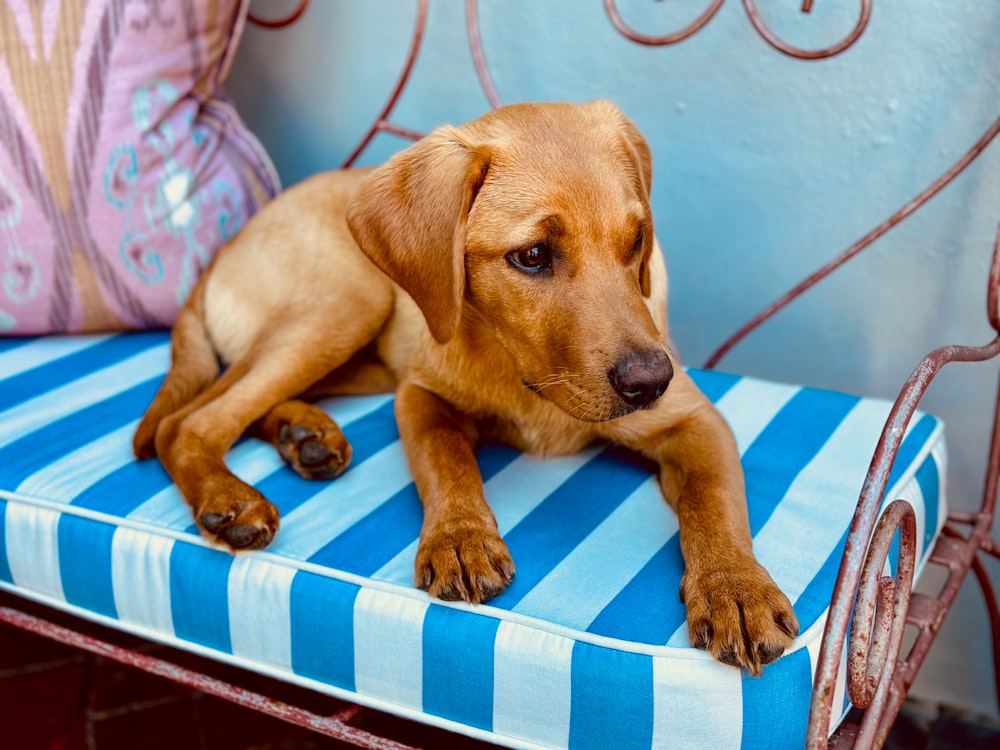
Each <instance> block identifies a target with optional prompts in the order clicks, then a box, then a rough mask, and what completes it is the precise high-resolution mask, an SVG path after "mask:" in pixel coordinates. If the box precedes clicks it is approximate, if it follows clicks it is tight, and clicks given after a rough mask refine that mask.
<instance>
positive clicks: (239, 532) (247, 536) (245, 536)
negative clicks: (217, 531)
mask: <svg viewBox="0 0 1000 750" xmlns="http://www.w3.org/2000/svg"><path fill="white" fill-rule="evenodd" d="M221 536H222V538H223V539H225V540H226V543H227V544H228V545H229V546H230V547H232V548H233V549H247V548H252V547H256V546H258V545H259V546H263V545H264V544H267V542H268V541H270V537H269V536H268V531H267V529H266V528H263V529H260V528H257V527H256V526H251V525H250V524H244V523H240V524H233V525H231V526H226V527H225V528H224V529H223V530H222V533H221ZM261 537H266V538H265V539H262V538H261Z"/></svg>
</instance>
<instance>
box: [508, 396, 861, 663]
mask: <svg viewBox="0 0 1000 750" xmlns="http://www.w3.org/2000/svg"><path fill="white" fill-rule="evenodd" d="M857 402H858V399H857V398H855V397H853V396H844V395H842V394H839V393H831V392H829V391H819V390H814V389H803V390H802V391H799V392H798V393H797V394H796V395H795V396H793V397H792V398H791V399H790V400H789V401H788V403H786V404H785V405H784V406H783V407H782V408H781V410H780V411H779V412H778V413H777V414H776V415H775V416H774V418H773V419H772V420H771V422H770V423H769V424H768V425H767V427H765V428H764V430H762V431H761V433H760V434H759V435H758V436H757V438H756V439H755V440H754V441H753V443H751V444H750V446H749V447H748V448H747V450H746V452H745V453H744V455H743V467H744V471H745V472H746V484H747V505H748V509H749V514H750V531H751V533H752V534H756V533H757V532H758V531H759V530H760V528H761V527H762V526H763V525H764V524H765V523H766V522H767V520H768V519H769V518H770V517H771V514H772V513H773V512H774V509H775V508H776V507H777V505H778V503H779V502H780V501H781V499H782V498H783V497H784V496H785V493H786V492H787V491H788V488H789V487H790V486H791V484H792V482H793V481H795V477H797V476H798V475H799V472H801V471H802V469H803V468H804V467H805V466H806V465H807V464H808V463H809V462H810V461H811V460H812V459H813V457H814V456H815V455H816V453H817V452H818V451H819V450H820V449H821V448H822V447H823V445H824V444H825V443H826V441H827V440H829V438H830V435H832V434H833V432H834V430H836V429H837V427H838V426H839V425H840V423H841V422H842V421H843V420H844V417H846V416H847V414H848V413H849V412H850V411H851V409H853V408H854V406H855V404H856V403H857ZM804 427H808V429H804ZM774 456H781V457H782V460H781V461H775V460H774ZM677 569H681V570H683V560H682V559H681V553H680V540H679V539H678V537H676V536H675V537H673V538H672V539H671V540H670V541H669V542H667V544H666V545H664V547H663V548H662V549H661V550H660V551H659V552H658V553H657V554H656V555H654V556H653V557H652V558H650V561H649V562H648V563H647V564H646V565H645V566H643V568H642V570H640V571H639V572H638V573H637V574H636V575H635V577H634V578H633V579H632V580H631V581H630V582H629V583H628V584H627V585H626V586H625V587H624V588H622V590H621V591H620V592H619V593H618V595H617V596H616V597H615V598H614V599H613V600H612V601H611V602H610V603H609V604H608V605H607V606H606V607H605V608H604V610H603V611H602V612H601V613H600V614H599V615H598V616H597V617H596V618H594V621H593V622H592V623H591V624H590V626H589V627H588V628H587V630H588V632H591V633H599V634H601V635H608V636H611V637H615V638H624V639H627V640H633V641H637V642H639V643H651V644H664V643H666V642H667V641H668V640H669V639H670V636H671V635H673V633H674V632H675V631H676V630H677V628H679V627H680V626H681V625H682V624H683V623H684V621H685V619H686V616H687V615H686V611H685V609H684V605H683V604H681V602H680V599H679V597H678V592H677V591H674V590H671V591H666V590H665V589H666V588H667V587H666V586H665V583H664V582H665V581H669V580H671V577H670V571H672V570H677ZM519 573H520V571H519ZM651 592H656V593H655V594H653V593H651ZM807 622H808V620H807Z"/></svg>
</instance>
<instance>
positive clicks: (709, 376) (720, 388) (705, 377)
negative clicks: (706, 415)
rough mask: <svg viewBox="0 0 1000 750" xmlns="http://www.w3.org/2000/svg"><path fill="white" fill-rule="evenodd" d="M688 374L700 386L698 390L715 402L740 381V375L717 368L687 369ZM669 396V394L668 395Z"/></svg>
mask: <svg viewBox="0 0 1000 750" xmlns="http://www.w3.org/2000/svg"><path fill="white" fill-rule="evenodd" d="M687 374H688V376H689V377H690V378H691V379H692V380H693V381H694V384H695V385H696V386H698V390H700V391H701V392H702V393H704V394H705V395H706V396H708V400H709V401H711V402H712V403H713V404H714V403H716V402H717V401H718V400H719V399H720V398H722V397H723V396H725V395H726V393H727V392H728V391H729V389H730V388H732V387H733V386H734V385H736V384H737V383H738V382H739V381H740V377H739V376H738V375H730V374H729V373H725V372H716V371H715V370H695V369H691V370H688V371H687ZM667 397H668V398H669V394H668V396H667Z"/></svg>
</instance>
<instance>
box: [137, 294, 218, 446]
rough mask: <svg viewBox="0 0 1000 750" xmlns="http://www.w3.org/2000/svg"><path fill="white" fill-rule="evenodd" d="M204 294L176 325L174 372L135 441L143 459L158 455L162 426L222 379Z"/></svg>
mask: <svg viewBox="0 0 1000 750" xmlns="http://www.w3.org/2000/svg"><path fill="white" fill-rule="evenodd" d="M201 292H202V286H201V285H199V286H198V287H197V288H196V289H195V291H194V292H193V294H192V300H191V304H190V305H187V306H185V307H184V308H183V309H182V310H181V312H180V314H179V315H178V317H177V321H176V323H175V324H174V329H173V333H172V334H171V338H170V352H171V360H172V361H171V366H170V371H169V372H168V373H167V376H166V378H165V379H164V381H163V384H162V385H161V386H160V390H159V391H158V392H157V394H156V397H155V398H154V399H153V402H152V403H151V404H150V406H149V408H148V409H147V410H146V414H145V416H143V418H142V421H141V422H139V426H138V428H136V431H135V435H134V436H133V438H132V450H133V452H134V453H135V455H136V457H137V458H139V459H147V458H152V457H153V456H155V455H156V445H155V438H156V429H157V427H159V425H160V422H162V421H163V419H164V418H166V417H168V416H169V415H171V414H173V413H174V412H176V411H177V410H178V409H180V408H181V407H183V406H184V405H186V404H188V403H190V402H191V401H192V400H194V399H195V398H196V397H197V396H198V395H199V394H200V393H201V392H202V391H204V390H205V389H206V388H208V387H209V386H210V385H211V384H212V383H213V382H214V381H215V379H216V378H217V377H218V376H219V360H218V357H217V356H216V353H215V347H213V346H212V342H211V341H210V340H209V337H208V332H207V331H206V330H205V325H204V323H203V319H202V311H201V300H202V297H201Z"/></svg>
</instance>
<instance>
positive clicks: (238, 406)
mask: <svg viewBox="0 0 1000 750" xmlns="http://www.w3.org/2000/svg"><path fill="white" fill-rule="evenodd" d="M650 180H651V165H650V153H649V148H648V146H647V145H646V143H645V141H644V140H643V138H642V137H641V135H640V134H639V132H638V131H637V130H636V128H635V127H634V126H633V125H632V123H631V122H629V121H628V120H627V119H626V118H625V117H624V116H623V115H622V114H621V113H620V112H619V111H618V110H617V109H616V108H615V107H614V106H613V105H611V104H608V103H607V102H593V103H591V104H587V105H573V104H543V105H536V104H522V105H514V106H510V107H505V108H502V109H499V110H496V111H494V112H491V113H489V114H487V115H485V116H484V117H482V118H480V119H478V120H476V121H474V122H472V123H469V124H468V125H466V126H464V127H461V128H452V127H444V128H441V129H439V130H437V131H435V132H434V133H432V134H431V135H429V136H427V137H426V138H424V139H423V140H421V141H419V142H418V143H416V144H415V145H413V146H412V147H410V148H408V149H406V150H405V151H403V152H401V153H399V154H397V155H396V156H395V157H393V158H392V159H390V160H389V162H387V163H386V164H385V165H384V166H382V167H380V168H378V169H376V170H374V171H369V170H357V171H342V172H331V173H326V174H321V175H318V176H316V177H314V178H312V179H309V180H307V181H305V182H303V183H302V184H300V185H298V186H296V187H294V188H292V189H290V190H288V191H287V192H285V193H284V194H283V195H282V196H281V197H279V198H278V199H276V200H275V201H273V202H272V203H271V204H269V205H268V206H266V207H265V208H264V209H263V210H262V211H261V212H260V214H259V215H257V216H256V217H255V218H254V219H253V220H252V221H251V222H250V223H249V224H248V225H247V227H246V228H245V229H244V230H243V231H242V232H241V233H240V234H239V235H238V236H237V237H236V238H235V239H233V240H232V241H231V242H230V243H229V244H228V245H227V246H226V247H225V248H223V250H222V251H221V252H220V254H219V255H218V257H217V258H216V260H215V261H214V262H213V264H212V265H211V267H210V268H209V270H208V271H207V272H206V274H205V275H204V276H203V277H202V279H201V281H200V282H199V284H198V286H197V287H196V289H195V290H194V292H193V294H192V295H191V298H190V300H189V301H188V303H187V305H186V307H185V308H184V309H183V310H182V311H181V313H180V316H179V318H178V320H177V323H176V325H175V327H174V332H173V340H172V345H173V366H172V368H171V370H170V372H169V374H168V375H167V378H166V380H165V381H164V383H163V386H162V387H161V389H160V391H159V393H158V394H157V396H156V398H155V400H154V401H153V403H152V405H151V406H150V407H149V410H148V412H147V414H146V416H145V418H144V419H143V420H142V423H141V424H140V425H139V428H138V431H137V432H136V435H135V452H136V455H137V456H139V457H140V458H145V457H151V456H153V455H154V454H155V455H158V456H159V458H160V460H161V461H162V462H163V465H164V467H166V469H167V471H168V472H169V473H170V476H171V477H172V478H173V479H174V481H175V482H176V483H177V486H178V488H179V489H180V491H181V492H182V493H183V495H184V497H185V498H186V499H187V501H188V502H189V503H190V504H191V507H192V509H193V511H194V516H195V519H196V520H197V523H198V526H199V527H200V528H201V530H202V531H203V533H204V534H205V535H206V536H208V537H209V538H210V539H214V540H217V541H218V542H220V543H222V544H223V545H225V546H227V547H229V548H232V549H248V548H257V547H262V546H264V545H266V544H267V543H268V542H269V541H270V540H271V538H272V537H273V536H274V534H275V532H276V531H277V529H278V512H277V510H276V509H275V508H274V506H273V505H272V504H271V503H270V502H268V501H267V500H266V499H265V498H264V497H263V496H262V495H261V494H260V493H259V492H257V491H256V490H255V489H253V488H252V487H249V486H247V485H246V484H244V483H243V482H241V481H240V480H239V479H237V478H236V477H235V476H233V475H232V474H231V473H230V472H229V470H228V469H227V468H226V466H225V463H224V461H223V457H224V455H225V453H226V451H227V450H228V449H229V448H230V446H231V445H232V444H233V443H234V442H235V441H236V439H237V438H239V436H240V435H241V434H243V433H244V432H246V431H248V430H249V431H250V432H251V434H254V435H256V436H258V437H261V438H263V439H265V440H267V441H269V442H271V443H272V444H273V445H274V446H275V447H276V448H277V449H278V451H279V452H280V453H281V455H282V457H283V458H284V459H285V461H287V462H288V464H290V465H291V466H292V467H293V468H294V469H295V470H296V471H297V472H298V473H299V474H301V475H302V476H304V477H307V478H323V479H326V478H330V477H333V476H335V475H337V474H338V473H340V472H341V471H342V470H343V469H344V467H345V466H346V465H347V463H348V461H349V460H350V446H349V445H348V444H347V442H346V440H345V439H344V436H343V434H342V433H341V431H340V429H339V428H338V427H337V425H336V424H335V423H334V422H333V421H332V420H331V419H330V418H329V417H328V416H327V415H326V414H325V413H324V412H323V411H322V410H320V409H319V408H318V407H315V406H312V405H310V404H309V403H308V402H309V401H310V400H311V399H314V398H316V397H319V396H322V395H330V394H346V393H363V392H375V391H385V390H391V389H395V391H396V416H397V420H398V423H399V431H400V435H401V439H402V442H403V445H404V448H405V451H406V454H407V457H408V460H409V464H410V468H411V471H412V473H413V476H414V479H415V481H416V485H417V489H418V491H419V494H420V497H421V499H422V501H423V504H424V523H423V528H422V531H421V535H420V545H419V549H418V552H417V558H416V584H417V585H418V586H420V587H421V588H424V589H427V590H428V591H429V592H430V593H431V594H432V595H434V596H437V597H440V598H442V599H464V600H466V601H469V602H482V601H485V600H487V599H489V598H490V597H492V596H494V595H496V594H497V593H499V592H500V591H502V590H503V589H504V588H505V587H506V586H507V584H508V583H510V581H511V578H512V576H513V575H514V563H513V561H512V560H511V558H510V555H509V553H508V550H507V546H506V545H505V544H504V541H503V539H501V538H500V535H499V534H498V532H497V526H496V522H495V520H494V517H493V514H492V512H491V511H490V509H489V506H488V505H487V503H486V499H485V497H484V494H483V483H482V480H481V478H480V476H479V471H478V467H477V465H476V459H475V456H474V454H473V445H474V443H475V442H476V440H477V438H479V437H480V436H482V437H488V438H492V439H498V440H500V441H503V442H505V443H508V444H510V445H512V446H515V447H517V448H519V449H522V450H526V451H533V452H536V453H542V454H555V453H567V452H572V451H577V450H579V449H581V448H583V447H584V446H585V445H587V444H588V443H591V442H593V441H595V440H599V439H607V440H612V441H615V442H617V443H620V444H622V445H625V446H627V447H629V448H631V449H634V450H636V451H639V452H641V453H643V454H645V455H646V456H648V457H650V458H652V459H654V460H655V461H657V462H658V463H659V466H660V484H661V487H662V489H663V494H664V495H665V496H666V498H667V500H668V502H669V503H670V504H671V505H672V506H673V508H674V509H675V510H676V512H677V514H678V517H679V522H680V538H681V549H682V552H683V555H684V560H685V564H686V573H685V576H684V581H683V584H682V591H681V596H682V597H683V598H684V600H685V601H686V604H687V618H688V627H689V630H690V636H691V641H692V643H694V644H695V645H696V646H699V647H702V648H707V649H709V650H710V651H711V652H712V654H713V655H715V657H716V658H718V659H720V660H722V661H724V662H726V663H728V664H733V665H737V666H741V667H745V668H747V669H749V670H751V671H752V672H754V673H759V672H760V668H761V665H762V664H766V663H768V662H770V661H773V660H774V659H776V658H777V657H778V656H779V655H780V654H781V653H782V652H783V651H784V649H785V648H787V647H788V645H789V644H790V643H791V640H792V639H793V638H794V636H795V635H796V634H797V632H798V623H797V621H796V618H795V614H794V613H793V611H792V608H791V605H790V604H789V601H788V599H787V598H786V597H785V595H784V594H782V593H781V591H780V590H779V589H778V588H777V586H776V585H775V584H774V582H773V581H772V579H771V577H770V576H769V575H768V574H767V572H766V571H765V570H764V569H763V568H762V567H761V566H760V564H759V563H758V562H757V561H756V559H755V558H754V556H753V551H752V549H751V537H750V531H749V526H748V521H747V509H746V503H745V499H744V488H743V475H742V470H741V468H740V460H739V455H738V452H737V449H736V445H735V441H734V440H733V437H732V435H731V433H730V431H729V429H728V426H727V425H726V424H725V422H724V421H723V419H722V418H721V416H720V415H719V414H718V412H716V410H715V409H714V407H713V406H712V405H711V403H710V402H709V401H708V399H706V398H705V396H704V395H703V394H702V393H701V392H699V391H698V389H697V388H696V387H695V385H694V383H693V382H692V381H691V380H690V379H689V378H688V376H687V375H686V374H685V373H684V372H683V371H682V370H681V369H679V368H677V369H675V368H674V366H673V364H672V361H671V355H670V353H669V352H668V349H667V321H666V303H667V298H666V297H667V292H666V289H667V278H666V270H665V267H664V263H663V256H662V255H661V253H660V250H659V248H658V247H657V244H656V242H655V240H654V237H653V226H652V216H651V215H650V207H649V190H650ZM352 235H353V240H352ZM355 241H356V244H355ZM359 246H360V250H359ZM220 361H221V362H222V363H224V364H226V365H228V367H227V369H226V370H225V372H223V373H222V375H221V377H220V366H219V363H220ZM668 383H669V384H670V393H669V395H668V396H667V397H665V398H660V396H661V395H662V394H663V392H664V390H665V389H666V388H667V385H668Z"/></svg>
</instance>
